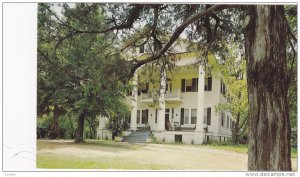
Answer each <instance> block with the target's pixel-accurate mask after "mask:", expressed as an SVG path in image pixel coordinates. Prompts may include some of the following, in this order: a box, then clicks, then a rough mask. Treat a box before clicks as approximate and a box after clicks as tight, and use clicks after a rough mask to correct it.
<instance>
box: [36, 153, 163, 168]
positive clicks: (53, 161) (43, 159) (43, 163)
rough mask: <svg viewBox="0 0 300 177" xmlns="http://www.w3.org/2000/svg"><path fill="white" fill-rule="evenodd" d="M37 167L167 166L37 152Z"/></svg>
mask: <svg viewBox="0 0 300 177" xmlns="http://www.w3.org/2000/svg"><path fill="white" fill-rule="evenodd" d="M36 166H37V168H47V169H135V170H144V169H150V170H162V169H168V166H163V165H158V164H141V163H138V162H135V161H133V160H128V159H125V158H102V159H97V158H93V157H85V158H80V157H74V156H69V155H64V156H62V155H56V154H51V153H48V154H38V156H37V164H36Z"/></svg>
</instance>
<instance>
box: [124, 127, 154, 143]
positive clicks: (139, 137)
mask: <svg viewBox="0 0 300 177" xmlns="http://www.w3.org/2000/svg"><path fill="white" fill-rule="evenodd" d="M149 135H150V131H148V130H137V131H135V132H132V133H131V134H130V135H129V136H128V137H126V138H125V139H124V140H123V142H129V143H146V138H147V137H149Z"/></svg>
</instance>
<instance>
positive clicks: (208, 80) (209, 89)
mask: <svg viewBox="0 0 300 177" xmlns="http://www.w3.org/2000/svg"><path fill="white" fill-rule="evenodd" d="M207 85H208V86H207V91H211V89H212V78H211V77H208V78H207Z"/></svg>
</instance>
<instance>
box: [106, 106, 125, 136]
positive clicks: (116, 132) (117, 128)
mask: <svg viewBox="0 0 300 177" xmlns="http://www.w3.org/2000/svg"><path fill="white" fill-rule="evenodd" d="M129 119H130V112H129V110H127V109H124V110H119V112H112V111H110V113H109V119H108V122H107V124H106V127H107V128H108V129H109V130H111V131H112V133H113V139H114V137H115V136H120V135H121V132H122V131H123V130H127V129H129Z"/></svg>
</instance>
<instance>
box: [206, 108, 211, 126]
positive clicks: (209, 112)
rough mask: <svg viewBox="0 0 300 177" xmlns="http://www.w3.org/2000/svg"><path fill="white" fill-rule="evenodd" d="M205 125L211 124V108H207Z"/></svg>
mask: <svg viewBox="0 0 300 177" xmlns="http://www.w3.org/2000/svg"><path fill="white" fill-rule="evenodd" d="M207 125H211V108H207Z"/></svg>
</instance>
